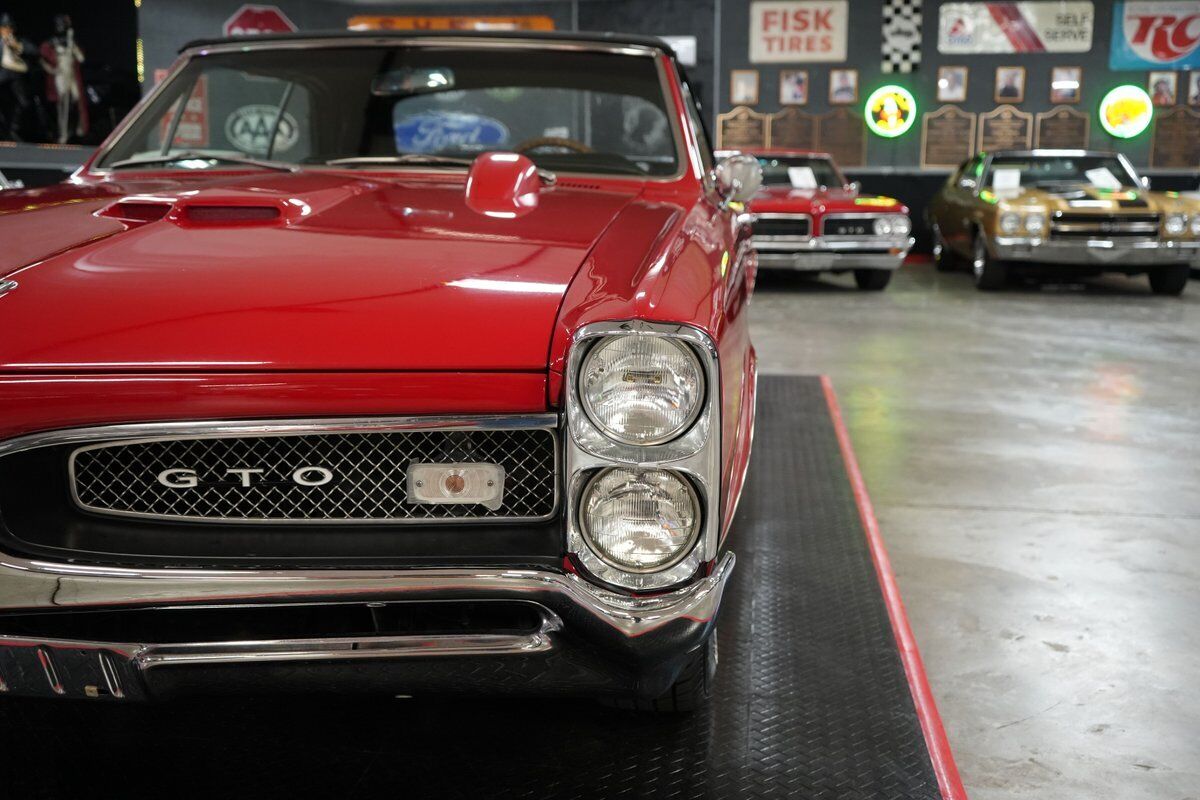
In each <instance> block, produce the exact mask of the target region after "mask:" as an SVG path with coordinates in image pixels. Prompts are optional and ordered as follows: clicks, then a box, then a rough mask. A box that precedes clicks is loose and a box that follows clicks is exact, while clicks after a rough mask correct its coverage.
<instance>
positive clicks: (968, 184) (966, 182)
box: [958, 157, 979, 192]
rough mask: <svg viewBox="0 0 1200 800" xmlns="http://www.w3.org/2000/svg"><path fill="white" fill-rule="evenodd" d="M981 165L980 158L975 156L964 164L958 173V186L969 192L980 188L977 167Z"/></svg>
mask: <svg viewBox="0 0 1200 800" xmlns="http://www.w3.org/2000/svg"><path fill="white" fill-rule="evenodd" d="M978 166H979V158H978V157H975V158H972V159H971V160H970V161H968V162H967V163H966V164H964V165H963V167H962V169H961V170H959V173H958V188H960V189H963V190H965V191H968V192H973V191H975V190H976V189H978V188H979V178H978V177H977V176H976V174H975V173H976V167H978Z"/></svg>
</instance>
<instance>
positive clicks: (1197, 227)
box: [1191, 214, 1200, 236]
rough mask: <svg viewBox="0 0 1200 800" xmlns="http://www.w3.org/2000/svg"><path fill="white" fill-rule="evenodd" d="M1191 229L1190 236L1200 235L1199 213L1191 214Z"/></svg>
mask: <svg viewBox="0 0 1200 800" xmlns="http://www.w3.org/2000/svg"><path fill="white" fill-rule="evenodd" d="M1191 231H1192V236H1200V214H1193V215H1192V224H1191Z"/></svg>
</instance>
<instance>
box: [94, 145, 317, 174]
mask: <svg viewBox="0 0 1200 800" xmlns="http://www.w3.org/2000/svg"><path fill="white" fill-rule="evenodd" d="M176 161H214V162H218V163H225V164H239V165H242V166H246V167H259V168H261V169H274V170H279V171H280V172H299V171H300V168H299V167H298V166H296V165H295V164H283V163H281V162H279V161H263V160H261V159H257V158H242V157H241V156H219V155H213V154H211V153H197V152H195V151H191V150H188V151H184V152H182V153H170V154H167V155H163V156H154V157H153V158H126V159H122V160H121V161H114V162H113V163H111V164H109V165H108V168H109V169H121V168H122V167H141V166H147V165H152V164H173V163H174V162H176Z"/></svg>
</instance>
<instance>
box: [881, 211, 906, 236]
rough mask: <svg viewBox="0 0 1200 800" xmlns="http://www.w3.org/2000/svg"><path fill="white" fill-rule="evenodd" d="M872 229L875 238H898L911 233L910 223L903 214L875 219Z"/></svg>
mask: <svg viewBox="0 0 1200 800" xmlns="http://www.w3.org/2000/svg"><path fill="white" fill-rule="evenodd" d="M873 227H874V231H875V235H876V236H895V237H897V238H899V237H902V236H908V235H909V234H910V233H912V221H911V220H909V218H908V217H906V216H905V215H904V214H893V215H889V216H885V217H876V218H875V222H874V225H873Z"/></svg>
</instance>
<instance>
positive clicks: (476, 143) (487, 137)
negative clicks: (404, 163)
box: [394, 111, 508, 153]
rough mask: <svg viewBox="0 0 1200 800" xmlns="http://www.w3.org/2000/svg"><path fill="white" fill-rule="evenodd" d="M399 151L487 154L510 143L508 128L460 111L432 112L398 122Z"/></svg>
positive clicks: (396, 125)
mask: <svg viewBox="0 0 1200 800" xmlns="http://www.w3.org/2000/svg"><path fill="white" fill-rule="evenodd" d="M394 128H395V132H396V149H397V150H398V151H400V152H401V153H440V152H445V151H447V150H484V149H486V148H488V147H495V146H497V145H502V144H504V143H505V142H507V141H508V128H506V127H505V126H504V124H503V123H501V122H499V121H498V120H494V119H492V118H491V117H484V116H481V115H479V114H466V113H463V112H459V111H429V112H425V113H422V114H414V115H412V116H409V117H403V118H401V119H397V120H396V121H395V125H394Z"/></svg>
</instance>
